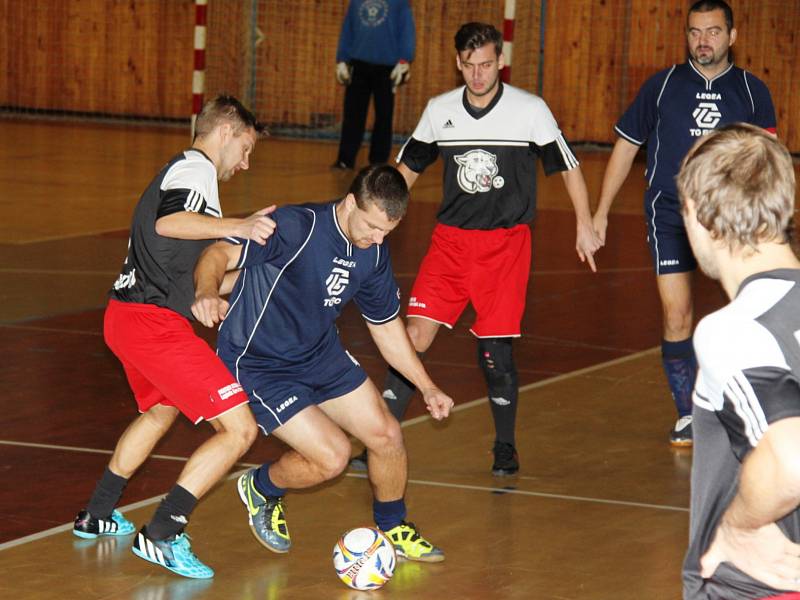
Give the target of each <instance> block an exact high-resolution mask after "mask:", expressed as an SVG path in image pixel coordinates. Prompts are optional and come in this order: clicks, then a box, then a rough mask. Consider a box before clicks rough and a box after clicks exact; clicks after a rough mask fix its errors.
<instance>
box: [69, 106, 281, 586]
mask: <svg viewBox="0 0 800 600" xmlns="http://www.w3.org/2000/svg"><path fill="white" fill-rule="evenodd" d="M262 131H263V127H262V126H261V125H260V124H259V123H258V122H257V121H256V118H255V116H254V115H253V114H252V113H251V112H250V111H248V110H247V109H246V108H245V107H244V106H242V104H241V103H240V102H239V101H238V100H236V99H235V98H232V97H230V96H220V97H218V98H216V99H215V100H212V101H211V102H209V103H208V104H206V106H205V107H204V108H203V110H202V112H201V114H200V115H199V117H198V119H197V128H196V132H197V134H196V138H195V141H194V144H193V145H192V147H191V148H190V149H189V150H186V151H184V152H181V153H180V154H178V155H177V156H175V157H174V158H173V159H172V160H170V161H169V162H168V163H167V164H166V165H165V166H164V168H163V169H161V171H160V172H159V174H158V175H156V177H155V178H154V179H153V181H152V182H151V183H150V185H149V186H148V188H147V189H146V190H145V192H144V194H142V197H141V199H140V200H139V203H138V204H137V205H136V209H135V211H134V214H133V222H132V224H131V233H130V239H129V240H128V256H127V258H126V259H125V264H124V265H123V268H122V272H121V273H120V275H119V277H118V278H117V281H116V283H115V284H114V286H113V289H112V290H111V293H110V300H109V303H108V307H107V308H106V312H105V319H104V326H103V333H104V337H105V340H106V343H107V344H108V346H109V348H111V350H112V351H113V352H114V354H115V355H116V356H117V357H118V358H119V360H120V362H122V366H123V367H124V369H125V374H126V376H127V378H128V383H129V384H130V387H131V390H132V391H133V393H134V396H135V398H136V402H137V404H138V408H139V411H140V412H141V413H142V414H141V416H139V417H138V418H137V419H136V420H135V421H134V422H133V423H131V425H130V426H129V427H128V428H127V429H126V430H125V433H123V434H122V437H121V438H120V439H119V442H117V447H116V449H115V450H114V454H113V455H112V457H111V461H110V462H109V464H108V468H107V469H106V471H105V473H104V474H103V476H102V478H101V479H100V481H99V482H98V484H97V487H96V489H95V491H94V494H93V495H92V497H91V499H90V500H89V503H88V505H87V507H86V509H85V510H82V511H81V512H80V513H79V514H78V516H77V517H76V519H75V525H74V528H73V532H74V534H75V535H77V536H79V537H82V538H96V537H97V536H99V535H129V534H131V533H133V532H134V531H135V528H134V526H133V524H132V523H131V522H130V521H128V520H127V519H126V518H125V517H124V516H123V515H122V514H121V513H120V512H119V511H117V510H115V509H114V507H115V506H116V505H117V503H118V502H119V499H120V497H121V496H122V492H123V490H124V488H125V485H126V484H127V482H128V479H129V478H130V477H131V476H132V475H133V474H134V472H135V471H136V470H137V469H138V468H139V467H140V466H141V465H142V463H143V462H144V461H145V460H146V459H147V457H148V456H149V455H150V452H151V451H152V450H153V447H154V446H155V445H156V443H157V442H158V441H159V440H160V439H161V437H162V436H163V435H164V434H165V433H166V432H167V431H169V428H170V426H171V425H172V423H173V422H174V421H175V419H176V417H177V416H178V413H179V412H180V413H183V414H184V415H185V416H186V417H187V418H188V419H190V420H191V421H192V422H193V423H199V422H200V421H202V420H203V419H205V420H207V421H208V422H209V423H210V424H211V425H212V426H213V427H214V429H215V430H216V433H215V435H213V436H212V437H211V438H209V439H208V440H206V442H204V443H203V445H201V446H200V447H199V448H198V449H197V450H196V451H195V452H194V454H192V456H191V457H190V458H189V460H188V461H187V463H186V466H185V467H184V469H183V471H182V472H181V474H180V476H179V477H178V481H177V483H176V484H175V486H174V487H173V488H172V490H170V492H169V493H168V494H167V496H166V498H164V500H163V501H162V502H161V504H160V505H159V506H158V508H157V509H156V512H155V515H154V516H153V518H152V520H151V521H150V522H149V523H148V524H147V525H146V526H144V527H142V529H141V531H140V532H139V534H138V535H137V536H136V538H135V539H134V543H133V552H134V554H136V555H137V556H139V557H141V558H144V559H145V560H148V561H150V562H153V563H156V564H158V565H161V566H163V567H165V568H167V569H169V570H171V571H173V572H175V573H178V574H179V575H183V576H185V577H192V578H209V577H213V575H214V571H213V570H212V569H210V568H209V567H208V566H206V565H205V564H203V563H202V562H200V560H199V559H198V558H197V557H196V556H195V555H194V553H193V552H192V550H191V546H190V543H189V538H188V536H186V535H185V534H184V533H183V529H184V527H186V525H187V523H188V519H189V516H190V514H191V512H192V511H193V510H194V507H195V505H196V504H197V501H198V499H199V498H200V497H201V496H202V495H203V494H205V493H206V492H207V491H208V490H209V489H210V488H211V486H213V485H214V484H215V483H216V482H217V480H219V478H220V477H222V476H223V475H224V474H225V473H227V471H228V469H230V467H231V466H232V465H233V464H234V463H235V462H236V460H238V459H239V457H241V456H242V454H244V452H245V451H246V450H247V449H248V448H249V447H250V445H251V444H252V443H253V440H254V439H255V436H256V433H257V429H256V424H255V421H254V420H253V417H252V415H251V414H250V411H249V410H248V408H247V406H246V404H247V396H246V394H245V393H244V392H243V391H242V389H241V386H240V385H239V384H238V383H237V381H236V380H235V379H234V377H233V376H232V375H231V373H230V372H229V371H228V370H227V369H226V367H225V365H223V364H222V362H221V361H220V360H219V358H218V357H217V356H216V355H215V354H214V352H213V351H212V350H211V348H209V346H208V344H206V342H205V341H204V340H202V339H200V338H199V337H197V336H196V335H195V334H194V331H193V330H192V327H191V325H190V323H189V321H188V319H189V318H191V311H190V308H191V303H192V301H193V300H194V285H193V281H192V272H193V268H194V264H195V262H196V260H197V257H198V256H199V255H200V252H201V251H202V250H203V248H204V247H206V246H207V245H208V244H210V243H211V240H213V239H216V238H220V237H223V236H226V235H238V236H242V237H246V238H248V239H250V240H253V241H254V242H255V243H256V244H264V243H265V241H266V239H267V238H268V237H269V236H270V235H271V233H272V231H273V230H274V228H275V223H274V222H273V221H272V220H271V219H270V218H269V217H267V216H266V215H267V214H268V213H269V212H271V211H272V210H273V209H274V207H270V208H268V209H264V210H261V211H258V212H257V213H255V214H254V215H252V216H250V217H248V218H246V219H229V218H222V211H221V208H220V202H219V194H218V189H217V182H218V181H227V180H228V179H230V178H231V177H232V176H233V175H234V174H235V173H236V172H237V171H239V170H241V169H247V168H248V166H249V157H250V153H251V152H252V151H253V148H254V147H255V144H256V140H257V138H258V135H259V133H260V132H262Z"/></svg>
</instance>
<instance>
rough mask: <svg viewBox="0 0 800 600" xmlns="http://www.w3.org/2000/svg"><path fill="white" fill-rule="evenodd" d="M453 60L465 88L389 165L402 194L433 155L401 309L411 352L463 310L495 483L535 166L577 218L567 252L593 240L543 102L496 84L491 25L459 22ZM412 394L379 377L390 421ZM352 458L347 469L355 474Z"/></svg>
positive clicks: (509, 398)
mask: <svg viewBox="0 0 800 600" xmlns="http://www.w3.org/2000/svg"><path fill="white" fill-rule="evenodd" d="M455 48H456V64H457V66H458V69H459V71H461V75H462V76H463V78H464V82H465V85H464V86H461V87H459V88H456V89H454V90H452V91H450V92H447V93H445V94H442V95H440V96H437V97H435V98H433V99H431V100H430V102H428V106H427V107H426V109H425V112H424V113H423V114H422V117H421V119H420V121H419V124H418V125H417V128H416V129H415V130H414V133H413V134H412V136H411V138H410V139H409V140H408V141H407V142H406V144H405V145H404V146H403V149H402V150H401V152H400V155H399V156H398V158H397V161H398V163H399V169H400V172H401V173H402V174H403V176H404V177H405V179H406V181H407V182H408V184H409V187H411V186H412V185H413V184H414V182H415V181H416V179H417V177H418V176H419V174H420V173H422V171H424V170H425V169H426V168H427V167H428V166H429V165H431V164H433V163H434V162H435V161H436V160H437V159H438V158H439V156H440V155H441V157H442V160H443V163H444V180H443V184H444V190H443V191H444V195H443V200H442V204H441V207H440V208H439V212H438V215H437V220H438V223H437V225H436V228H435V229H434V232H433V238H432V240H431V245H430V248H429V250H428V252H427V254H426V256H425V258H424V259H423V261H422V264H421V266H420V269H419V273H418V275H417V278H416V281H415V282H414V287H413V290H412V292H411V297H410V299H409V305H408V316H409V317H413V318H409V323H408V333H409V336H410V337H411V340H412V342H413V343H414V347H415V349H416V350H417V352H419V353H420V354H422V353H423V352H425V351H426V350H427V349H428V348H429V347H430V345H431V344H432V343H433V340H434V338H435V337H436V334H437V332H438V331H439V327H440V325H444V326H445V327H447V328H452V327H453V326H454V325H455V323H456V321H457V320H458V318H459V316H460V315H461V313H462V311H463V310H464V308H465V307H466V305H467V302H471V303H472V305H473V307H474V308H475V312H476V313H477V318H476V321H475V323H474V324H473V326H472V328H471V329H470V331H471V332H472V333H473V335H475V337H476V338H477V339H478V344H477V350H478V352H477V355H478V365H479V366H480V368H481V370H482V372H483V374H484V377H485V380H486V383H487V386H488V390H489V398H490V406H491V410H492V416H493V418H494V424H495V442H494V447H493V451H494V464H493V465H492V472H493V473H494V474H495V475H513V474H515V473H516V472H517V471H518V470H519V462H518V457H517V451H516V447H515V438H514V430H515V421H516V409H517V394H518V385H517V370H516V365H515V363H514V358H513V355H512V340H513V338H516V337H519V336H520V335H521V331H520V322H521V320H522V314H523V312H524V310H525V296H526V293H527V287H528V276H529V273H530V267H531V229H530V224H531V222H532V221H533V219H534V217H535V214H536V177H535V174H536V159H537V158H540V159H541V161H542V166H543V167H544V171H545V173H546V174H548V175H550V174H552V173H555V172H560V173H561V175H562V177H563V179H564V184H565V186H566V188H567V192H568V194H569V197H570V200H571V201H572V204H573V207H574V209H575V216H576V218H577V241H576V244H575V247H576V250H577V252H578V256H579V257H580V259H581V260H586V261H588V262H589V265H590V266H591V268H592V270H595V266H594V261H593V258H592V255H593V254H594V252H595V251H596V250H597V249H598V248H599V245H600V242H599V239H598V238H597V236H596V235H595V233H594V230H593V228H592V221H591V213H590V211H589V201H588V195H587V191H586V184H585V183H584V180H583V175H582V174H581V169H580V167H579V166H578V160H577V159H576V158H575V155H574V154H573V153H572V150H571V149H570V147H569V144H568V143H567V141H566V139H565V138H564V136H563V135H562V133H561V131H560V130H559V128H558V124H557V123H556V121H555V119H554V118H553V115H552V114H551V112H550V109H549V108H548V107H547V105H546V104H545V102H544V100H542V99H541V98H539V97H538V96H534V95H533V94H529V93H528V92H525V91H523V90H521V89H518V88H515V87H512V86H510V85H504V84H503V83H502V82H501V81H500V77H499V74H500V70H501V69H502V68H503V54H502V49H503V39H502V36H501V34H500V32H499V31H498V30H497V29H495V28H494V27H493V26H492V25H487V24H484V23H467V24H465V25H463V26H462V27H461V28H460V29H459V31H458V32H457V33H456V35H455ZM413 393H414V387H413V386H412V385H411V384H410V382H408V381H407V380H404V378H403V377H401V376H400V375H399V374H398V373H396V372H394V371H390V373H389V375H388V377H387V380H386V383H385V385H384V392H383V396H384V399H385V400H386V401H387V403H388V404H389V407H390V410H391V411H392V414H394V416H395V417H396V418H397V419H398V420H401V419H402V418H403V415H404V414H405V411H406V408H407V406H408V402H409V400H410V399H411V396H412V395H413ZM365 461H366V457H365V455H364V454H362V455H360V456H358V457H356V458H354V459H353V461H352V462H351V466H352V467H353V468H356V469H363V467H364V464H365Z"/></svg>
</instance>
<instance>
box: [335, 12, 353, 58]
mask: <svg viewBox="0 0 800 600" xmlns="http://www.w3.org/2000/svg"><path fill="white" fill-rule="evenodd" d="M352 18H353V3H352V2H351V3H349V4H348V5H347V12H346V13H345V14H344V20H343V21H342V31H341V33H340V34H339V46H338V47H337V48H336V62H337V63H340V62H349V61H350V52H351V49H352V47H353V25H352V23H351V20H352Z"/></svg>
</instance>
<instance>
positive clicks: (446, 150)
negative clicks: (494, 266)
mask: <svg viewBox="0 0 800 600" xmlns="http://www.w3.org/2000/svg"><path fill="white" fill-rule="evenodd" d="M498 85H499V86H500V87H499V89H498V91H497V94H496V95H495V97H494V98H493V99H492V102H491V103H490V104H489V106H487V107H486V108H483V109H476V108H475V107H473V106H471V105H470V104H469V102H468V101H467V89H466V86H462V87H460V88H457V89H455V90H452V91H450V92H447V93H445V94H442V95H441V96H437V97H435V98H433V99H431V100H430V101H429V102H428V105H427V107H426V108H425V111H424V112H423V113H422V117H421V118H420V121H419V124H418V125H417V128H416V129H415V130H414V133H413V134H412V136H411V138H409V140H408V141H407V142H406V143H405V145H404V146H403V148H402V150H401V151H400V154H399V156H398V157H397V162H398V163H403V164H404V165H406V166H407V167H408V168H409V169H411V170H412V171H414V172H415V173H421V172H422V171H423V170H425V168H426V167H428V166H429V165H430V164H432V163H433V162H435V161H436V159H437V158H438V157H439V155H440V154H441V156H442V159H443V161H444V198H443V200H442V204H441V207H440V208H439V212H438V214H437V219H438V221H439V222H440V223H443V224H445V225H450V226H453V227H460V228H462V229H498V228H509V227H514V226H515V225H518V224H520V223H529V222H530V221H532V220H533V218H534V216H535V214H536V162H535V160H536V158H537V157H538V158H540V159H541V160H542V166H543V167H544V171H545V173H546V174H547V175H550V174H551V173H555V172H557V171H565V170H569V169H572V168H574V167H576V166H577V165H578V160H577V159H576V158H575V155H574V154H573V152H572V150H571V149H570V147H569V144H568V143H567V141H566V140H565V139H564V136H563V135H562V134H561V130H560V129H559V128H558V124H557V123H556V120H555V119H554V118H553V114H552V113H551V112H550V109H549V108H548V107H547V104H545V102H544V100H542V99H541V98H540V97H538V96H535V95H533V94H530V93H528V92H526V91H524V90H521V89H519V88H515V87H513V86H510V85H504V84H502V83H499V84H498Z"/></svg>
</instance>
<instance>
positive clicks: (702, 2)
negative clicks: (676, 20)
mask: <svg viewBox="0 0 800 600" xmlns="http://www.w3.org/2000/svg"><path fill="white" fill-rule="evenodd" d="M712 10H721V11H722V12H723V13H725V24H726V25H727V26H728V31H730V30H731V29H733V10H732V9H731V7H730V6H729V5H728V3H727V2H725V0H697V2H695V3H694V4H692V6H691V8H690V9H689V12H688V13H686V18H687V20H688V18H689V15H690V14H692V13H694V12H711V11H712Z"/></svg>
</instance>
